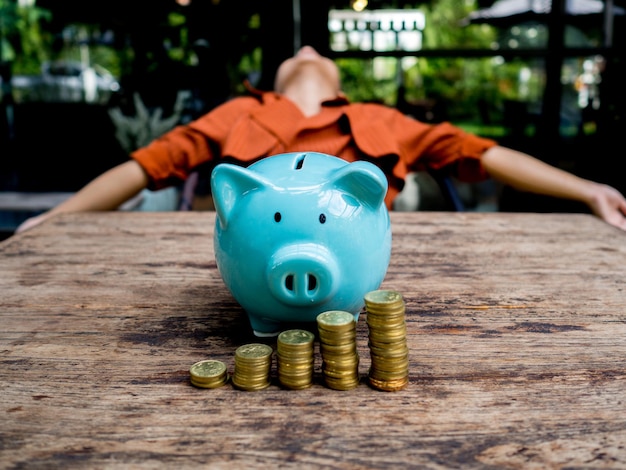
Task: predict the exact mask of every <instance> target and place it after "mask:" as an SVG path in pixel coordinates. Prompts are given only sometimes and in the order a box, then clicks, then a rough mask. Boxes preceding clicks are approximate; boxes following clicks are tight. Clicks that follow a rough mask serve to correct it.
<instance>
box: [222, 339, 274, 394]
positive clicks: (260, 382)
mask: <svg viewBox="0 0 626 470" xmlns="http://www.w3.org/2000/svg"><path fill="white" fill-rule="evenodd" d="M272 352H273V349H272V347H271V346H268V345H267V344H260V343H250V344H244V345H243V346H239V347H238V348H237V349H236V350H235V372H234V373H233V378H232V381H233V385H234V386H235V387H237V388H238V389H240V390H246V391H249V392H251V391H255V390H263V389H264V388H267V387H269V385H270V370H271V367H272Z"/></svg>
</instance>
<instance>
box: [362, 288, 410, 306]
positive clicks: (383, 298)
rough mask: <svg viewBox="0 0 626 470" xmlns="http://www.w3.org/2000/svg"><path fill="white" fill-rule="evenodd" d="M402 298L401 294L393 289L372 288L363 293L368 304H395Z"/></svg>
mask: <svg viewBox="0 0 626 470" xmlns="http://www.w3.org/2000/svg"><path fill="white" fill-rule="evenodd" d="M401 300H402V294H400V293H399V292H397V291H394V290H374V291H371V292H368V293H367V294H365V302H366V303H368V304H377V305H378V304H395V303H397V302H400V301H401Z"/></svg>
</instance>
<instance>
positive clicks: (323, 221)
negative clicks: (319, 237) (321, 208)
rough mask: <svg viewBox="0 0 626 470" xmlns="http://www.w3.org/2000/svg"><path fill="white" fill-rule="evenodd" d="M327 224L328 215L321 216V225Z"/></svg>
mask: <svg viewBox="0 0 626 470" xmlns="http://www.w3.org/2000/svg"><path fill="white" fill-rule="evenodd" d="M324 223H326V214H323V213H322V214H320V224H324Z"/></svg>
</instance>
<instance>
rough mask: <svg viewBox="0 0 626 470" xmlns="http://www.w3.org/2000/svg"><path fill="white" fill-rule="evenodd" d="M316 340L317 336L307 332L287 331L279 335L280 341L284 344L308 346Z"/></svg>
mask: <svg viewBox="0 0 626 470" xmlns="http://www.w3.org/2000/svg"><path fill="white" fill-rule="evenodd" d="M314 339H315V335H314V334H313V333H311V332H310V331H306V330H286V331H283V332H282V333H280V334H279V335H278V341H280V342H281V343H283V344H293V345H296V344H298V345H299V344H308V343H313V340H314Z"/></svg>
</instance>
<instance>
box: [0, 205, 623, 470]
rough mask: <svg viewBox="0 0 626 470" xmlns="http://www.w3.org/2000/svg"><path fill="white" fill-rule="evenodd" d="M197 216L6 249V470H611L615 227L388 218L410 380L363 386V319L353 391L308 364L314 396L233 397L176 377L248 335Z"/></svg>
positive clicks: (132, 219)
mask: <svg viewBox="0 0 626 470" xmlns="http://www.w3.org/2000/svg"><path fill="white" fill-rule="evenodd" d="M213 223H214V219H213V213H209V212H194V213H188V212H187V213H183V212H179V213H123V212H119V213H100V214H72V215H63V216H58V217H56V218H53V219H52V220H50V221H48V222H47V223H45V224H43V225H42V226H39V227H37V228H35V229H33V230H31V231H28V232H26V233H23V234H20V235H17V236H14V237H11V238H9V239H7V240H5V241H4V242H2V243H0V254H1V261H0V262H1V266H2V269H1V270H0V289H1V293H2V295H1V297H0V305H1V308H0V316H1V317H0V351H1V355H0V364H1V365H0V413H1V416H2V419H1V421H0V467H2V468H129V467H131V468H151V469H152V468H169V469H171V468H174V469H178V468H189V467H195V468H197V467H205V468H235V469H247V468H264V469H270V468H297V469H305V468H381V469H383V468H384V469H405V468H432V469H436V468H541V469H545V468H562V467H576V468H626V263H625V260H626V234H625V233H623V232H621V231H619V230H617V229H615V228H613V227H610V226H609V225H606V224H604V223H603V222H601V221H599V220H598V219H596V218H594V217H592V216H589V215H584V214H560V215H556V214H551V215H547V214H543V215H542V214H499V213H482V214H479V213H434V212H421V213H393V214H392V227H393V237H394V238H393V251H392V260H391V265H390V267H389V271H388V274H387V277H386V278H385V281H384V283H383V286H382V287H383V288H388V289H395V290H398V291H400V292H401V293H402V294H403V295H404V298H405V301H406V321H407V330H408V343H409V348H410V384H409V386H408V387H407V388H406V389H405V390H402V391H399V392H382V391H378V390H375V389H373V388H370V387H369V386H368V385H367V382H366V380H365V379H366V376H367V371H368V367H369V349H368V346H367V334H368V332H367V324H366V322H365V315H361V318H360V320H359V322H358V325H357V332H358V349H359V354H360V357H361V362H360V366H359V370H360V373H361V375H362V376H363V381H362V383H361V385H360V386H359V387H358V388H356V389H353V390H349V391H337V390H332V389H329V388H327V387H325V386H324V384H323V381H322V379H321V364H320V362H321V361H320V357H319V356H318V357H317V363H316V369H315V375H316V383H315V384H314V385H313V386H312V387H311V388H309V389H306V390H302V391H292V390H283V389H281V388H280V387H279V385H277V383H276V381H274V383H273V384H272V385H271V386H270V387H269V388H268V389H265V390H262V391H257V392H246V391H241V390H237V389H235V388H233V387H232V386H231V385H230V384H227V385H226V386H224V387H222V388H219V389H214V390H208V389H198V388H195V387H193V386H191V385H190V383H189V367H190V366H191V364H193V363H194V362H196V361H199V360H202V359H207V358H214V359H220V360H223V361H224V362H226V363H227V365H228V367H229V369H230V370H231V371H232V368H233V367H234V351H235V349H236V347H238V346H239V345H241V344H244V343H247V342H253V341H256V340H257V339H256V338H254V337H253V336H252V334H251V333H250V328H249V326H248V323H247V319H246V317H245V315H244V313H243V312H242V310H241V309H240V308H239V307H238V305H237V304H236V303H235V302H234V300H233V299H232V298H231V296H230V295H229V294H228V291H227V290H226V288H225V287H224V285H223V283H222V281H221V278H220V277H219V274H218V272H217V270H216V265H215V261H214V253H213V245H212V229H213ZM267 341H271V340H267ZM275 372H276V371H275V369H274V371H273V374H275ZM274 379H275V376H274ZM491 466H493V467H491Z"/></svg>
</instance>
